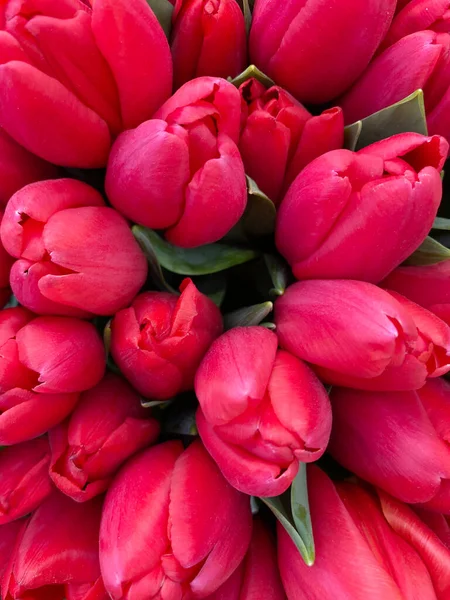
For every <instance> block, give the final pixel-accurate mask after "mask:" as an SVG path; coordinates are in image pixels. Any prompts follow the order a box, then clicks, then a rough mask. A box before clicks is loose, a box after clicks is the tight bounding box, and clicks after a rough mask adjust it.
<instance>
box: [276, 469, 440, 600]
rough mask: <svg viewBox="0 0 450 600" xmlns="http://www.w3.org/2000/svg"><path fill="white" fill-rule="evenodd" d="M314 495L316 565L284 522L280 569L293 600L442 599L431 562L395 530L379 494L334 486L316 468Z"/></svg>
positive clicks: (312, 473) (310, 479) (312, 485)
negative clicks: (302, 552)
mask: <svg viewBox="0 0 450 600" xmlns="http://www.w3.org/2000/svg"><path fill="white" fill-rule="evenodd" d="M308 495H309V501H310V507H311V519H312V526H313V530H314V543H315V547H316V561H315V563H314V565H313V566H307V565H306V564H305V563H304V562H303V560H302V558H301V556H300V553H299V551H298V550H297V548H296V547H295V546H294V543H293V542H292V540H291V538H290V537H289V535H288V533H287V532H286V531H285V529H284V528H283V527H282V526H281V525H280V523H278V564H279V567H280V574H281V579H282V581H283V585H284V588H285V590H286V594H287V597H288V599H289V600H324V598H333V599H336V600H348V599H350V598H351V599H352V600H380V598H389V599H392V600H400V599H401V598H405V599H406V598H408V599H411V600H423V599H425V598H427V599H430V600H436V598H437V596H436V595H435V591H434V587H433V582H432V578H431V577H430V573H429V571H428V570H427V567H428V564H427V561H425V560H424V559H422V557H421V555H420V553H418V552H417V551H416V549H415V548H414V546H413V545H410V543H409V540H408V536H404V535H403V532H401V531H399V532H398V533H397V532H396V531H395V530H393V529H392V528H391V527H390V523H389V522H388V521H387V520H386V517H385V515H384V514H383V510H382V507H381V506H380V502H379V500H378V498H377V497H376V494H375V493H374V492H372V491H369V490H366V489H364V488H362V487H361V486H360V485H357V484H355V483H344V482H341V483H334V484H333V483H332V481H331V480H330V479H329V478H328V477H327V476H326V475H325V473H323V472H322V471H321V470H320V469H319V468H318V467H316V466H314V465H311V466H309V467H308ZM405 508H406V507H405ZM424 529H426V528H424ZM424 533H425V532H424ZM429 533H430V534H431V535H433V534H432V532H431V531H430V532H429ZM404 537H405V538H406V539H403V538H404ZM336 540H339V543H338V544H337V543H336ZM447 554H448V556H449V557H450V554H449V553H448V552H447ZM447 561H448V558H447ZM439 598H442V600H444V596H439Z"/></svg>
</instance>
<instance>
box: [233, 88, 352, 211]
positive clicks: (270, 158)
mask: <svg viewBox="0 0 450 600" xmlns="http://www.w3.org/2000/svg"><path fill="white" fill-rule="evenodd" d="M239 89H240V92H241V96H242V100H243V113H244V124H243V129H242V133H241V139H240V142H239V150H240V152H241V155H242V160H243V161H244V166H245V172H246V173H247V175H249V176H250V177H251V178H252V179H254V180H255V181H256V183H257V184H258V187H259V188H260V189H261V190H262V191H263V192H264V193H265V194H267V196H269V198H270V199H271V200H272V201H273V202H275V203H276V204H279V203H280V202H281V199H282V197H283V194H284V193H285V192H286V190H287V189H288V187H289V186H290V185H291V183H292V182H293V181H294V179H295V178H296V177H297V175H298V174H299V173H300V171H301V170H302V169H304V167H306V165H307V164H308V163H310V162H311V161H312V160H313V159H314V158H316V157H317V156H320V155H321V154H324V153H325V152H328V151H329V150H335V149H336V148H341V147H342V144H343V142H344V117H343V113H342V110H341V109H340V108H338V107H336V108H331V109H328V110H325V111H324V112H323V113H322V114H320V115H318V116H317V117H313V116H312V115H311V114H310V113H309V112H308V111H307V110H306V108H305V107H304V106H302V105H301V104H300V102H297V100H296V99H295V98H294V97H293V96H291V95H290V94H289V93H288V92H286V91H285V90H283V88H280V87H278V86H272V87H271V88H269V89H268V90H266V88H265V87H264V86H263V85H262V84H261V83H259V82H258V81H257V80H256V79H249V80H248V81H246V82H245V83H243V84H242V85H241V87H240V88H239Z"/></svg>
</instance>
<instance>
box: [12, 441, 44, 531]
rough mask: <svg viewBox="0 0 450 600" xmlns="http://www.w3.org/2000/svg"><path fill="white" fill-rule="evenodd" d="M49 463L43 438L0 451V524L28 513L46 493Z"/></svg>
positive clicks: (39, 502)
mask: <svg viewBox="0 0 450 600" xmlns="http://www.w3.org/2000/svg"><path fill="white" fill-rule="evenodd" d="M49 464H50V448H49V445H48V440H47V439H46V438H38V439H36V440H31V441H29V442H23V443H22V444H16V445H14V446H12V447H9V448H3V449H2V450H1V451H0V472H1V473H2V485H1V488H0V526H1V525H4V524H5V523H9V522H10V521H13V520H15V519H18V518H19V517H23V516H24V515H26V514H28V513H30V512H31V511H33V510H34V509H35V508H37V507H38V506H39V505H40V504H41V502H42V501H43V500H44V499H45V498H46V497H47V496H48V495H49V494H50V492H51V491H52V484H51V481H50V478H49V476H48V467H49ZM0 529H1V528H0Z"/></svg>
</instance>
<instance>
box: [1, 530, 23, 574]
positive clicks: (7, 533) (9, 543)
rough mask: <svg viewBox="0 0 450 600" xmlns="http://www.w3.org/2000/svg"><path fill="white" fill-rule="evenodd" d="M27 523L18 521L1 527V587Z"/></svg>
mask: <svg viewBox="0 0 450 600" xmlns="http://www.w3.org/2000/svg"><path fill="white" fill-rule="evenodd" d="M25 522H26V519H18V520H17V521H11V522H10V523H7V524H6V525H0V585H1V581H2V579H3V575H4V573H5V570H6V568H7V567H8V564H9V562H10V559H11V554H12V553H13V550H14V546H15V544H16V540H17V538H18V536H19V535H20V531H21V529H22V527H23V526H24V524H25Z"/></svg>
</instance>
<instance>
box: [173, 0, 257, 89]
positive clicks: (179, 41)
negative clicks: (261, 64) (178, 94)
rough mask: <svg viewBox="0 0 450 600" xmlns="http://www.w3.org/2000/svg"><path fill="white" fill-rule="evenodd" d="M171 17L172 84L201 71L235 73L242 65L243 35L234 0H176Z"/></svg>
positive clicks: (244, 52) (241, 18)
mask: <svg viewBox="0 0 450 600" xmlns="http://www.w3.org/2000/svg"><path fill="white" fill-rule="evenodd" d="M172 21H173V27H172V33H171V50H172V58H173V78H174V85H175V88H178V87H180V86H181V85H183V83H186V81H189V80H190V79H194V78H195V77H201V76H202V75H212V76H214V77H224V78H227V77H235V76H236V75H238V74H239V73H240V72H241V71H243V70H244V69H245V67H246V64H247V63H246V60H247V36H246V33H245V22H244V15H243V13H242V10H241V8H240V6H239V4H238V3H237V2H236V0H207V1H206V2H205V1H204V0H177V1H176V3H175V10H174V12H173V15H172Z"/></svg>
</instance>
